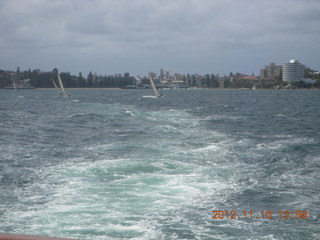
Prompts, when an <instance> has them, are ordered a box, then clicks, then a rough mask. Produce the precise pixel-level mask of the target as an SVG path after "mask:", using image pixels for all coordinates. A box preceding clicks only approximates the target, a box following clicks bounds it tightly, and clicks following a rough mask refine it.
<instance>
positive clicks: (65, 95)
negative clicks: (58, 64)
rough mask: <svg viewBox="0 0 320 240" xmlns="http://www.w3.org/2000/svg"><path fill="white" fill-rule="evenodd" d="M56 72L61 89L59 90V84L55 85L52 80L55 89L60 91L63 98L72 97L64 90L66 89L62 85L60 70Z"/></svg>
mask: <svg viewBox="0 0 320 240" xmlns="http://www.w3.org/2000/svg"><path fill="white" fill-rule="evenodd" d="M54 71H56V72H57V76H58V82H59V87H60V89H59V88H58V86H57V84H56V83H55V81H54V80H53V79H52V82H53V85H54V87H55V88H56V89H57V90H58V91H59V94H60V95H62V96H63V97H70V94H68V93H66V91H65V90H64V87H63V84H62V81H61V78H60V74H59V71H58V69H54Z"/></svg>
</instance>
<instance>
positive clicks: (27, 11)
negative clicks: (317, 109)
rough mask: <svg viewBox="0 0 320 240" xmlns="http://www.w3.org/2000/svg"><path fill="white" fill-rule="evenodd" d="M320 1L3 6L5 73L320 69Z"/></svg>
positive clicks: (74, 1) (19, 2)
mask: <svg viewBox="0 0 320 240" xmlns="http://www.w3.org/2000/svg"><path fill="white" fill-rule="evenodd" d="M319 12H320V2H319V1H317V0H277V1H275V0H269V1H266V0H263V1H249V0H224V1H219V0H201V1H196V0H149V1H145V0H104V1H103V0H100V1H99V0H93V1H92V0H50V1H48V0H29V1H24V0H2V1H1V2H0V31H1V36H0V50H1V52H2V54H1V55H2V56H1V59H0V68H1V69H15V68H16V67H17V66H20V68H32V69H33V68H41V69H43V70H51V69H53V68H54V67H59V68H60V69H61V70H68V71H71V72H73V73H75V74H77V72H80V71H82V72H88V71H94V72H98V73H117V72H125V71H129V72H130V73H132V74H145V73H146V72H147V71H149V70H152V71H158V70H159V69H160V68H161V67H164V68H168V69H170V70H171V71H173V72H181V73H187V72H189V73H194V72H198V73H229V72H230V71H233V72H243V73H248V74H249V73H251V72H256V73H257V72H258V70H259V69H260V68H262V67H263V66H264V65H266V64H268V63H269V62H276V63H278V64H281V63H282V62H284V61H287V60H289V59H290V58H297V59H300V60H301V62H303V63H304V64H307V65H309V66H310V67H313V68H317V69H318V70H319V58H318V56H319V51H320V50H319V40H320V39H319V38H320V33H319V31H317V27H318V26H319V24H320V16H319V14H318V13H319Z"/></svg>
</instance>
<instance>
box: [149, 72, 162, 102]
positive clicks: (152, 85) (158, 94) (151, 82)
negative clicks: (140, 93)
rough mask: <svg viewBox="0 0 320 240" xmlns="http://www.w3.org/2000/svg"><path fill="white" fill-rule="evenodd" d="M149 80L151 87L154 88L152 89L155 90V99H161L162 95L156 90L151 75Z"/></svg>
mask: <svg viewBox="0 0 320 240" xmlns="http://www.w3.org/2000/svg"><path fill="white" fill-rule="evenodd" d="M149 80H150V84H151V87H152V89H153V93H154V95H155V97H157V98H158V97H161V96H162V94H160V93H159V92H158V90H157V89H156V86H155V85H154V82H153V79H152V77H151V75H150V74H149Z"/></svg>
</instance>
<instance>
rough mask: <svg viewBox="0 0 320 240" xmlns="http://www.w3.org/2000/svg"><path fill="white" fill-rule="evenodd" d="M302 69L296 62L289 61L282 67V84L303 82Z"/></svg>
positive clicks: (302, 66)
mask: <svg viewBox="0 0 320 240" xmlns="http://www.w3.org/2000/svg"><path fill="white" fill-rule="evenodd" d="M304 68H305V66H304V65H302V64H301V63H300V62H299V61H298V60H290V61H289V62H288V63H284V64H283V65H282V80H283V81H284V82H298V81H304Z"/></svg>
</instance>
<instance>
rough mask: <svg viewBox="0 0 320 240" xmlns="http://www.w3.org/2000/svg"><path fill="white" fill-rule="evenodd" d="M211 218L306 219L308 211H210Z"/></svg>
mask: <svg viewBox="0 0 320 240" xmlns="http://www.w3.org/2000/svg"><path fill="white" fill-rule="evenodd" d="M212 213H213V216H212V219H275V218H278V219H308V211H307V210H303V211H298V210H296V211H288V210H285V211H277V212H272V211H265V210H262V211H260V212H254V211H234V210H232V211H222V210H215V211H212Z"/></svg>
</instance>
